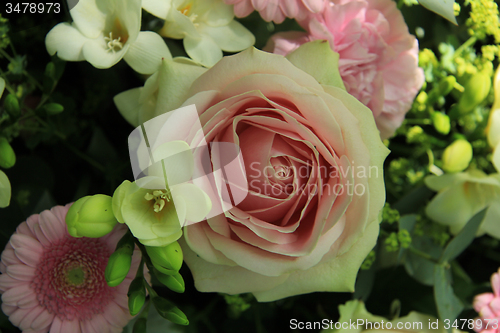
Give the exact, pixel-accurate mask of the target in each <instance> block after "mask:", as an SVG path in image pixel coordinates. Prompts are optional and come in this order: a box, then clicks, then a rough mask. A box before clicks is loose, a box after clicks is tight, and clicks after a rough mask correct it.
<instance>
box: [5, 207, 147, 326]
mask: <svg viewBox="0 0 500 333" xmlns="http://www.w3.org/2000/svg"><path fill="white" fill-rule="evenodd" d="M70 206H71V205H66V206H64V207H63V206H56V207H53V208H52V209H51V210H46V211H43V212H42V213H40V214H35V215H32V216H30V217H29V218H28V219H27V221H26V222H23V223H21V224H20V225H19V227H18V228H17V230H16V232H15V233H14V234H13V235H12V237H11V238H10V242H9V243H8V244H7V246H6V247H5V250H4V251H3V253H2V261H1V263H0V272H2V274H1V275H0V293H2V310H3V312H4V313H5V314H6V315H8V316H9V320H10V321H11V322H12V324H14V325H15V326H18V327H19V328H20V329H21V330H23V332H33V333H34V332H37V333H38V332H40V333H41V332H49V331H50V333H59V332H61V333H66V332H71V333H80V332H81V333H91V332H92V333H94V332H95V333H106V332H109V333H110V332H121V331H122V328H123V327H124V326H125V325H126V324H127V323H128V321H129V320H130V319H131V316H130V314H129V310H128V304H127V302H128V300H127V291H128V287H129V285H130V282H131V281H132V279H133V278H134V276H135V272H136V270H137V268H138V266H139V263H140V251H139V250H136V252H135V253H134V256H133V260H132V268H131V269H130V272H129V274H128V276H127V278H126V279H125V280H124V281H123V282H122V283H121V284H120V285H119V286H117V287H114V288H112V287H109V286H108V285H107V284H106V281H105V279H104V270H105V268H106V265H107V262H108V258H109V256H110V255H111V254H112V253H113V251H114V250H115V247H116V244H117V242H118V241H119V240H120V238H121V237H122V236H123V235H124V234H125V232H126V231H127V228H126V227H125V226H124V225H121V224H118V225H117V226H116V227H115V229H114V230H113V231H112V232H111V233H109V234H108V235H106V236H104V237H101V238H86V237H83V238H73V237H71V236H70V235H69V234H68V231H67V228H66V223H65V217H66V214H67V212H68V209H69V207H70Z"/></svg>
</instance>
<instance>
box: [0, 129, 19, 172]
mask: <svg viewBox="0 0 500 333" xmlns="http://www.w3.org/2000/svg"><path fill="white" fill-rule="evenodd" d="M14 164H16V153H14V149H12V147H11V145H10V144H9V141H7V139H6V138H4V137H0V167H2V168H5V169H8V168H12V167H13V166H14Z"/></svg>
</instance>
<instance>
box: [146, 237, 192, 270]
mask: <svg viewBox="0 0 500 333" xmlns="http://www.w3.org/2000/svg"><path fill="white" fill-rule="evenodd" d="M146 251H147V252H148V255H149V258H151V262H152V263H153V265H154V267H155V268H156V269H157V270H158V271H160V272H161V273H163V274H167V275H173V274H175V273H177V272H178V271H179V269H180V268H181V266H182V260H183V255H182V249H181V246H180V245H179V243H178V242H173V243H170V244H169V245H167V246H146Z"/></svg>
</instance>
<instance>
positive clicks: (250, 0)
mask: <svg viewBox="0 0 500 333" xmlns="http://www.w3.org/2000/svg"><path fill="white" fill-rule="evenodd" d="M224 2H225V3H226V4H228V5H234V15H236V17H245V16H248V15H250V14H251V13H252V12H253V11H254V10H256V11H258V12H259V13H260V16H261V17H262V18H263V19H264V20H266V21H267V22H271V21H274V22H275V23H282V22H283V21H284V20H285V18H286V17H290V18H297V19H304V18H305V17H306V16H307V15H308V14H311V13H319V12H321V11H322V10H323V8H324V7H325V4H326V3H327V0H224Z"/></svg>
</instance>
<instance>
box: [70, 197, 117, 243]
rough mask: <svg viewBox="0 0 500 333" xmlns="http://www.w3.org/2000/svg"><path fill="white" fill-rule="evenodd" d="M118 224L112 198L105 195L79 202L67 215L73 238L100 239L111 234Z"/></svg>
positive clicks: (85, 198)
mask: <svg viewBox="0 0 500 333" xmlns="http://www.w3.org/2000/svg"><path fill="white" fill-rule="evenodd" d="M116 223H117V221H116V218H115V215H114V214H113V208H112V198H111V197H110V196H108V195H103V194H96V195H93V196H86V197H83V198H81V199H79V200H77V201H76V202H75V203H74V204H73V205H72V206H71V208H70V209H69V211H68V214H67V215H66V224H67V225H68V231H69V234H70V235H71V236H73V237H91V238H99V237H102V236H105V235H107V234H108V233H110V232H111V230H113V228H114V226H115V224H116Z"/></svg>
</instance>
